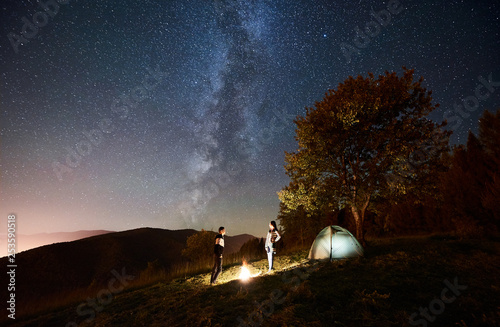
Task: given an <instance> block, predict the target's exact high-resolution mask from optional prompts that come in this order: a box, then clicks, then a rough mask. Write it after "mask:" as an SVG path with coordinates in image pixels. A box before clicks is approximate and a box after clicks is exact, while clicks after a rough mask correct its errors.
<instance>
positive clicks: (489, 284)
mask: <svg viewBox="0 0 500 327" xmlns="http://www.w3.org/2000/svg"><path fill="white" fill-rule="evenodd" d="M306 255H307V253H306V252H305V251H302V252H297V253H294V254H291V255H286V256H284V255H283V256H279V257H278V258H277V263H276V268H277V270H276V272H274V273H272V274H270V275H265V274H262V273H260V274H259V271H260V272H263V271H265V266H266V264H267V261H266V260H261V261H256V262H251V263H250V264H249V268H250V270H251V272H252V274H254V275H257V274H259V275H257V276H255V277H253V278H251V279H250V280H249V281H247V282H246V283H245V282H242V281H240V280H239V279H238V276H239V272H240V266H233V267H225V270H224V272H223V273H222V275H221V278H220V284H219V285H217V286H214V287H210V286H208V281H209V275H208V274H201V275H196V276H192V277H187V278H180V279H176V280H174V281H172V282H162V281H159V282H156V283H154V284H152V285H149V286H142V287H137V286H136V287H132V288H129V289H125V290H123V291H121V292H115V293H114V294H113V293H111V292H109V291H107V290H103V291H102V292H98V293H97V294H96V295H95V299H92V298H89V299H88V300H79V301H76V302H74V303H70V304H67V305H66V306H63V307H61V308H59V309H54V310H50V311H46V312H44V313H40V314H37V315H33V316H30V317H24V318H23V317H17V319H16V321H15V323H14V324H13V325H14V326H67V327H70V326H82V327H83V326H246V325H249V326H461V327H466V326H467V327H473V326H500V291H499V287H500V242H499V240H498V239H489V240H456V239H452V238H450V237H441V236H434V237H413V238H400V239H387V240H373V241H371V242H370V246H369V247H368V248H367V249H366V253H365V257H364V258H360V259H354V260H346V261H336V262H332V263H330V262H319V263H311V262H308V261H307V260H305V257H306ZM4 322H5V321H4ZM9 323H12V322H9Z"/></svg>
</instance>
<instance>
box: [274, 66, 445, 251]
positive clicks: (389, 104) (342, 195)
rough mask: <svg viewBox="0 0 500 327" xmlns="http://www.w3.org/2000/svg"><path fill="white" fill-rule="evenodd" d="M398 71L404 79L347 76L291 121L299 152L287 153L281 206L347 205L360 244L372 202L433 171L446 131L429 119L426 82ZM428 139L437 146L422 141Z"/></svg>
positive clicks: (404, 189) (406, 187) (432, 107)
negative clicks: (286, 184) (294, 127)
mask: <svg viewBox="0 0 500 327" xmlns="http://www.w3.org/2000/svg"><path fill="white" fill-rule="evenodd" d="M403 69H404V73H403V76H401V77H398V76H397V74H396V73H389V72H386V73H385V74H384V75H381V76H379V77H378V78H375V77H374V75H373V74H371V73H370V74H368V77H362V76H358V77H357V78H353V77H349V78H348V79H347V80H346V81H344V82H343V83H340V84H339V85H338V88H337V89H336V90H329V91H328V92H327V93H326V95H325V97H324V98H323V100H322V101H320V102H316V103H315V104H314V107H312V108H306V115H305V116H298V117H297V118H296V120H295V123H296V125H297V128H296V137H295V138H296V140H297V141H298V149H297V150H296V151H295V152H290V153H288V152H287V153H285V169H286V173H287V175H288V176H289V177H290V179H291V182H290V184H289V185H288V186H287V187H285V188H283V189H282V190H281V191H280V192H279V193H278V195H279V198H280V201H281V202H282V203H283V204H284V210H285V211H293V210H297V209H298V208H304V209H305V210H306V211H308V212H313V211H315V210H318V208H323V209H322V210H324V207H325V206H327V207H330V209H331V210H338V209H340V208H348V209H349V210H350V212H351V213H352V216H353V218H354V222H355V226H356V231H355V233H356V237H357V238H358V239H359V240H360V241H362V242H364V231H363V223H364V219H365V213H366V210H367V208H368V205H369V204H370V200H371V199H373V197H375V196H381V195H385V194H390V193H394V194H395V193H397V194H404V193H406V192H408V191H409V190H410V189H411V188H412V187H414V185H415V183H417V182H418V180H419V179H420V178H422V176H425V174H426V172H427V173H428V172H430V171H432V169H433V165H434V164H435V163H436V162H437V158H438V157H439V156H440V154H441V152H443V151H445V149H446V146H447V142H448V138H447V136H448V134H449V133H447V132H443V131H441V129H440V127H442V126H444V123H443V124H441V125H438V124H436V123H434V122H432V121H431V120H429V119H427V118H426V117H427V115H428V114H429V113H431V112H432V111H433V110H435V109H436V107H437V105H433V104H432V102H431V101H432V98H431V91H427V90H426V89H425V88H424V87H423V86H422V81H423V79H422V78H420V79H419V80H417V81H415V80H414V77H413V73H414V72H413V70H408V69H406V68H403ZM428 140H436V142H434V141H433V143H436V144H434V146H428V145H425V144H427V143H428V142H429V141H428ZM423 145H425V146H423ZM422 149H425V151H422ZM417 151H420V152H421V153H419V155H418V156H417V158H415V155H414V154H415V153H416V152H417ZM388 176H397V177H398V178H388ZM395 190H396V191H397V192H395Z"/></svg>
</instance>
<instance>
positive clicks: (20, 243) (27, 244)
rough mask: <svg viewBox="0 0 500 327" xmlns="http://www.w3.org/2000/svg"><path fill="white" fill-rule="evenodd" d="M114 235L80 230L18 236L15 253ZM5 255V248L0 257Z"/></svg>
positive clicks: (105, 231)
mask: <svg viewBox="0 0 500 327" xmlns="http://www.w3.org/2000/svg"><path fill="white" fill-rule="evenodd" d="M108 233H114V232H113V231H108V230H80V231H76V232H59V233H38V234H31V235H24V234H18V235H16V236H17V237H16V252H18V253H19V252H22V251H27V250H30V249H34V248H37V247H40V246H44V245H49V244H54V243H61V242H71V241H76V240H80V239H82V238H87V237H92V236H96V235H102V234H108ZM6 255H7V247H5V248H2V249H1V250H0V256H2V257H4V256H6Z"/></svg>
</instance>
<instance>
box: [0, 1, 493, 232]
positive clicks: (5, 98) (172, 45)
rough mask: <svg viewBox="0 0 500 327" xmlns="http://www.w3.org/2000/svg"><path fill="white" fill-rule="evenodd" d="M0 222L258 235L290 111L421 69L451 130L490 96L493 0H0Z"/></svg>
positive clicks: (458, 135)
mask: <svg viewBox="0 0 500 327" xmlns="http://www.w3.org/2000/svg"><path fill="white" fill-rule="evenodd" d="M0 14H1V17H0V21H1V26H2V30H1V40H0V67H1V68H0V73H1V75H0V113H1V117H0V172H1V175H0V215H1V217H2V218H1V219H0V221H3V222H4V223H3V224H1V225H0V232H5V231H6V225H7V215H9V214H11V213H14V214H16V216H17V224H18V232H19V233H22V234H33V233H39V232H60V231H76V230H92V229H107V230H114V231H121V230H127V229H133V228H139V227H159V228H167V229H181V228H194V229H202V228H204V229H208V230H217V228H218V227H219V226H220V225H223V226H225V227H226V228H227V232H228V234H229V235H236V234H241V233H250V234H253V235H256V236H264V235H265V233H266V231H267V225H268V222H269V221H270V220H273V219H275V218H276V216H277V213H278V210H279V200H278V197H277V195H276V192H277V191H279V190H280V189H281V188H282V187H283V186H285V185H287V184H288V182H289V180H288V177H287V176H286V175H285V171H284V168H283V164H284V151H292V150H294V149H295V148H296V146H297V145H296V142H295V140H294V134H295V131H294V129H295V126H294V124H293V119H294V117H296V115H298V114H304V113H305V107H309V106H312V105H313V104H314V102H315V101H320V100H321V99H322V98H323V96H324V94H325V92H326V91H327V90H328V89H331V88H336V86H337V85H338V84H339V83H340V82H342V81H344V80H345V79H346V78H347V77H348V76H350V75H351V76H356V75H358V74H363V75H366V74H367V72H373V73H374V74H376V75H377V74H382V73H383V72H384V71H385V70H389V71H397V72H399V73H401V72H402V68H401V67H402V66H406V67H408V68H414V69H415V75H416V76H423V77H424V79H425V82H424V83H425V86H426V87H427V88H428V89H430V90H432V91H433V97H434V102H435V103H439V104H440V107H439V108H438V109H437V110H436V111H435V112H434V113H432V114H431V116H430V118H431V119H433V120H435V121H436V122H441V121H442V120H444V119H447V120H448V122H449V125H448V128H449V129H452V130H453V131H454V134H453V136H452V142H453V143H454V144H458V143H464V142H465V141H466V138H467V133H468V131H469V130H472V131H474V132H477V125H478V119H479V117H480V115H481V113H482V111H483V110H484V109H490V110H496V109H497V108H500V56H499V53H500V51H499V50H500V4H499V3H498V2H497V1H486V0H480V1H478V0H464V1H429V0H424V1H417V0H401V1H395V0H392V1H388V2H387V1H332V0H330V1H321V0H316V1H305V0H297V1H290V0H286V1H285V0H273V1H271V0H255V1H249V0H245V1H243V0H241V1H239V0H227V1H223V0H215V1H214V0H212V1H200V0H196V1H195V0H182V1H174V0H172V1H160V0H143V1H129V0H120V1H118V0H109V1H105V0H95V1H83V0H80V1H68V0H64V1H63V0H60V1H59V2H56V1H55V0H42V1H41V3H40V4H39V3H37V1H36V0H31V1H29V0H3V1H2V2H1V4H0Z"/></svg>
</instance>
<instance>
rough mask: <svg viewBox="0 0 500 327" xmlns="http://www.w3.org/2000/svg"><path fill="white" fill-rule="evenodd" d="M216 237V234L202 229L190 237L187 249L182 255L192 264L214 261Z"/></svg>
mask: <svg viewBox="0 0 500 327" xmlns="http://www.w3.org/2000/svg"><path fill="white" fill-rule="evenodd" d="M216 235H217V233H215V232H212V231H206V230H204V229H202V230H201V231H200V232H198V233H196V234H193V235H191V236H189V237H188V239H187V241H186V248H185V249H183V250H182V255H183V256H184V257H185V258H187V259H189V260H190V261H191V262H197V263H204V262H208V261H210V260H212V256H213V253H214V244H215V243H214V242H215V241H214V240H215V236H216Z"/></svg>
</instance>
